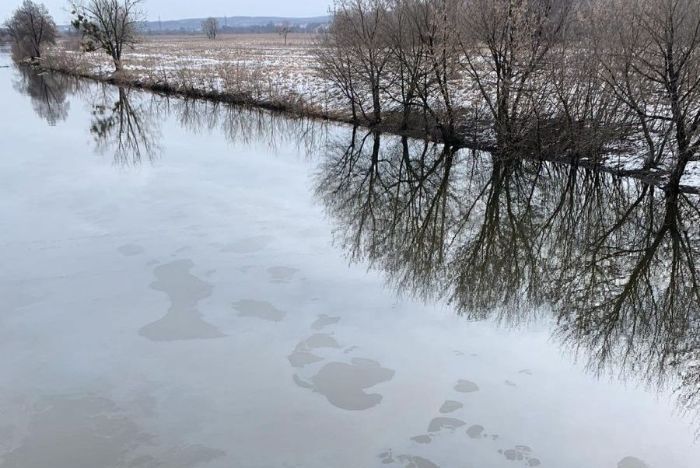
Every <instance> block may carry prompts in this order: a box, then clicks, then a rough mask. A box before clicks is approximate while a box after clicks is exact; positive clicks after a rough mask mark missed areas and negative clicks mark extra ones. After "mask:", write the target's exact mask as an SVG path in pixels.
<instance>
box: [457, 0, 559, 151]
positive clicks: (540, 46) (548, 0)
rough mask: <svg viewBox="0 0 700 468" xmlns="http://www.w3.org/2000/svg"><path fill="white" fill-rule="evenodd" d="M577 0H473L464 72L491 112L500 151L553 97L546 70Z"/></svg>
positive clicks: (466, 12)
mask: <svg viewBox="0 0 700 468" xmlns="http://www.w3.org/2000/svg"><path fill="white" fill-rule="evenodd" d="M572 3H573V0H469V1H466V2H464V4H465V6H466V7H465V8H464V9H463V11H462V13H463V15H462V19H463V20H462V22H461V23H462V24H463V30H462V32H463V34H462V39H461V40H462V46H463V51H464V59H465V61H466V67H465V71H466V74H467V76H468V77H469V78H470V79H471V81H472V82H473V83H474V85H475V87H476V89H477V91H478V93H479V94H480V95H481V98H482V99H483V101H484V102H485V103H486V107H487V109H488V111H489V113H490V114H491V117H492V119H493V121H494V125H495V128H494V130H495V134H496V140H497V143H496V146H497V147H498V148H499V151H503V150H504V149H505V148H510V147H512V146H514V144H515V142H517V141H518V139H519V138H521V137H522V136H523V134H524V133H525V132H526V131H527V130H528V125H531V124H532V122H533V120H535V119H533V117H535V116H536V115H537V114H538V113H539V112H540V111H541V110H542V109H541V105H542V104H543V102H544V101H545V100H546V99H547V97H548V95H549V92H550V91H549V89H548V88H547V87H546V84H547V83H546V79H544V71H545V68H546V64H547V60H548V59H549V56H550V53H551V51H552V49H553V48H554V47H555V46H556V45H557V44H558V42H559V41H560V39H561V34H562V32H563V30H564V26H565V25H566V23H567V21H568V18H569V13H570V12H571V5H572Z"/></svg>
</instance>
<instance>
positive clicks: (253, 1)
mask: <svg viewBox="0 0 700 468" xmlns="http://www.w3.org/2000/svg"><path fill="white" fill-rule="evenodd" d="M34 1H36V2H38V3H42V0H34ZM20 3H22V0H0V22H4V21H5V20H6V19H7V18H8V17H9V16H10V15H11V14H12V12H13V11H14V10H15V8H17V6H18V5H19V4H20ZM43 3H44V5H46V7H47V8H48V9H49V11H50V12H51V14H52V15H53V17H54V19H55V20H56V22H57V23H59V24H64V23H68V21H69V16H70V15H69V11H68V3H69V2H68V0H43ZM331 3H332V0H144V7H145V9H146V12H147V14H148V19H149V20H151V21H156V20H158V17H159V16H160V18H161V19H162V20H170V19H183V18H201V17H203V16H289V17H303V16H321V15H325V14H326V13H327V11H328V6H329V5H330V4H331Z"/></svg>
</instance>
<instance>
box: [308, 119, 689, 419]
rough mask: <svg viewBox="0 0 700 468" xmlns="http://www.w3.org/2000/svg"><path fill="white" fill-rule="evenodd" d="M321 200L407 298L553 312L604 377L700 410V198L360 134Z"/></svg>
mask: <svg viewBox="0 0 700 468" xmlns="http://www.w3.org/2000/svg"><path fill="white" fill-rule="evenodd" d="M316 192H317V195H318V196H319V198H320V199H321V200H322V201H323V203H324V205H325V206H326V208H327V210H328V212H329V213H330V214H331V216H332V218H333V219H334V221H335V225H336V228H337V230H336V236H337V240H338V242H339V243H341V244H342V245H343V246H344V247H345V249H346V250H347V252H348V254H349V255H350V257H351V258H352V259H353V260H356V261H366V262H369V264H370V265H372V266H373V267H374V268H377V269H380V270H382V271H384V272H385V273H386V275H387V278H388V280H389V282H390V283H391V284H393V285H394V286H395V287H397V288H399V289H400V290H401V291H403V292H408V293H411V294H415V295H417V296H419V297H421V298H424V299H447V300H449V301H450V302H451V303H452V304H453V305H454V306H455V307H456V309H457V310H458V311H459V312H460V313H462V314H464V315H466V316H468V317H470V318H474V319H485V318H495V319H498V320H501V321H504V322H506V323H508V324H518V323H521V322H523V321H526V320H532V319H533V318H535V317H536V316H537V315H538V314H539V315H543V316H545V317H548V316H550V315H551V319H552V320H553V321H554V323H555V336H556V337H557V338H558V339H559V340H560V341H561V343H562V344H563V345H564V346H566V347H570V348H572V349H574V350H576V351H577V355H578V356H580V357H582V358H584V359H586V362H587V363H588V365H589V367H590V368H591V369H592V370H594V371H595V372H598V373H600V372H606V371H610V372H615V373H619V374H620V375H621V376H625V377H627V376H629V377H635V378H642V379H643V380H644V381H646V382H647V383H650V384H655V385H665V384H668V385H671V386H675V388H676V390H677V395H678V397H679V400H680V402H681V404H682V406H683V407H684V408H685V409H687V410H691V411H693V412H697V409H698V408H700V333H699V332H700V308H699V305H700V285H699V284H698V274H699V273H700V270H699V269H698V266H697V265H696V262H697V261H698V259H700V232H699V226H700V222H699V221H700V210H699V206H700V203H699V199H698V196H696V195H692V194H686V193H683V192H681V191H680V190H679V187H678V186H676V187H666V188H665V189H664V190H662V189H660V188H658V187H653V186H649V185H646V184H644V183H642V182H640V181H636V180H633V179H619V178H615V177H613V176H610V175H608V174H602V173H599V172H598V173H597V172H594V171H591V170H587V169H586V170H584V169H581V168H578V167H576V166H565V165H553V164H549V163H541V162H538V161H532V160H524V159H520V158H516V159H499V158H496V157H493V156H491V155H488V154H483V153H467V152H466V151H455V150H454V149H451V148H445V147H442V146H439V145H433V144H429V143H425V142H418V141H413V140H408V139H406V138H398V137H389V138H386V137H382V136H380V135H378V134H374V133H371V132H362V131H360V130H358V129H355V130H353V131H352V133H351V135H350V136H349V138H348V140H346V141H343V140H342V139H339V140H336V141H334V142H331V143H330V144H329V145H328V148H327V151H326V155H325V158H324V160H323V161H322V163H321V165H320V168H319V173H318V174H317V178H316Z"/></svg>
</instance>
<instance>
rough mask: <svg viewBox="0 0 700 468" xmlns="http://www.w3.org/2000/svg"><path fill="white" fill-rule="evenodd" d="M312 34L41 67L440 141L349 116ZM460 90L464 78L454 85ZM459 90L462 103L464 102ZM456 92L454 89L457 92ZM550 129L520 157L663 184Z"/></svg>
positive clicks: (698, 171)
mask: <svg viewBox="0 0 700 468" xmlns="http://www.w3.org/2000/svg"><path fill="white" fill-rule="evenodd" d="M315 45H316V38H315V36H313V35H309V34H295V35H290V36H289V38H288V40H287V43H286V44H285V43H284V39H283V38H282V37H279V36H277V35H269V34H251V35H224V36H220V37H219V38H217V39H216V40H214V41H211V40H208V39H206V38H204V37H197V36H162V37H157V36H156V37H148V38H145V39H144V41H143V42H141V43H139V44H137V45H136V46H135V48H134V50H130V51H128V52H127V53H126V54H125V57H124V60H123V63H124V71H123V72H122V73H121V74H120V75H118V76H115V74H114V73H113V65H112V64H111V62H110V60H109V58H108V57H107V55H106V54H103V53H99V52H93V53H84V52H81V51H79V48H78V47H77V44H75V43H74V42H72V41H71V40H64V41H62V42H60V43H59V44H58V46H57V47H54V48H52V49H50V50H49V51H47V53H46V54H45V57H44V58H43V59H42V63H41V68H42V69H44V70H50V71H57V72H61V73H68V74H70V75H73V76H77V77H80V78H87V79H92V80H97V81H100V82H106V83H111V84H115V85H118V86H125V87H131V88H138V89H144V90H150V91H153V92H158V93H163V94H167V95H175V96H182V97H185V98H195V99H206V100H211V101H216V102H224V103H229V104H234V105H239V106H248V107H258V108H263V109H267V110H270V111H273V112H281V113H284V114H286V115H290V116H293V117H304V118H313V119H322V120H327V121H333V122H339V123H346V124H351V125H361V126H365V127H369V128H372V129H373V130H376V131H381V132H386V133H392V134H396V135H403V136H409V137H413V138H420V139H426V140H429V141H434V142H443V140H442V137H441V133H440V132H439V131H438V129H437V128H427V127H426V124H425V122H424V121H423V120H422V119H420V118H418V116H416V117H417V118H416V121H415V122H410V123H409V125H408V126H405V125H403V122H402V119H401V116H400V115H398V113H396V114H392V113H391V112H389V111H385V113H384V117H383V121H382V123H381V124H378V125H377V124H374V125H373V124H371V122H369V121H368V120H362V119H360V120H358V119H353V118H352V115H351V113H350V112H349V110H348V109H347V106H346V103H345V101H344V98H343V97H342V96H339V95H338V93H337V92H334V91H333V88H332V86H331V84H330V83H329V82H327V81H325V80H324V79H323V78H321V77H320V75H319V73H317V68H318V65H317V63H316V61H315V56H314V53H313V49H314V47H315ZM455 86H457V87H460V86H462V87H465V84H464V83H455ZM467 94H468V93H467V92H466V91H465V93H464V96H461V99H464V101H463V102H469V101H468V96H467ZM457 95H459V94H457ZM464 112H465V118H464V119H462V120H463V123H462V124H461V126H460V129H459V130H458V131H457V133H458V136H457V137H455V138H454V139H453V140H452V141H450V142H449V143H450V144H452V145H455V146H458V147H463V148H467V149H471V150H483V151H490V152H493V151H494V143H493V132H492V131H491V126H490V125H488V123H484V122H479V121H474V122H472V121H470V120H469V118H468V117H467V116H466V113H467V112H468V111H467V110H464ZM558 135H559V132H558V131H557V129H556V126H555V125H553V126H552V129H550V130H549V131H548V134H547V135H545V137H546V138H550V139H551V141H550V142H545V147H546V150H543V149H542V146H541V143H542V141H541V140H540V138H541V137H542V135H536V138H533V141H532V149H528V148H525V149H523V150H519V152H518V157H533V158H538V159H543V160H547V161H555V162H563V163H569V164H577V165H580V166H583V167H586V168H594V169H596V170H603V171H605V172H610V173H613V174H617V175H621V176H628V177H635V178H638V179H642V180H645V181H647V182H649V183H652V184H655V185H660V186H663V184H664V179H665V177H666V176H667V174H668V171H667V170H666V169H664V168H656V169H652V170H648V169H644V168H643V167H642V164H641V162H642V160H643V158H641V157H640V156H639V155H640V154H641V153H642V151H643V150H642V149H641V148H640V147H639V145H638V144H636V143H635V142H634V141H622V140H620V141H616V142H614V143H613V144H611V145H609V146H607V147H606V148H605V149H604V151H603V152H602V153H601V152H599V151H598V152H596V153H595V154H583V153H581V152H577V151H576V150H571V149H570V148H568V147H567V146H566V145H561V144H559V143H560V142H558V141H557V138H558ZM683 185H684V189H686V190H689V191H700V189H699V188H698V187H700V166H698V165H697V164H696V163H693V164H691V166H690V167H689V168H688V171H687V175H686V177H684V179H683Z"/></svg>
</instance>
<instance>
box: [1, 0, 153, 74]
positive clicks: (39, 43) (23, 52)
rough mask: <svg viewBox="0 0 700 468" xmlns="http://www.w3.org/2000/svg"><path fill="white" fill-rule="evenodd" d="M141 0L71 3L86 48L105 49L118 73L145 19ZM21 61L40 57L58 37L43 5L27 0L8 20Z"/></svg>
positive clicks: (7, 27) (10, 33)
mask: <svg viewBox="0 0 700 468" xmlns="http://www.w3.org/2000/svg"><path fill="white" fill-rule="evenodd" d="M141 4H142V0H82V1H81V0H77V1H74V2H72V3H71V8H72V10H71V14H72V15H73V20H72V21H71V24H72V26H73V27H74V28H75V30H76V31H78V32H79V33H80V35H81V36H82V48H83V49H84V50H86V51H93V50H103V51H105V52H106V53H107V54H109V56H110V57H111V58H112V61H113V62H114V68H115V71H116V72H120V71H121V70H122V56H123V53H124V50H125V49H126V48H128V47H131V46H133V45H134V44H135V43H136V41H137V38H138V36H137V34H138V25H139V24H140V23H141V22H142V21H143V18H144V15H143V12H142V10H141V8H140V7H141ZM5 27H6V29H7V31H8V33H9V35H10V37H11V38H12V39H13V52H14V56H15V58H16V59H18V60H23V59H37V58H40V57H41V52H42V49H43V48H44V47H45V46H46V45H50V44H54V43H55V42H56V38H57V36H58V31H57V28H56V23H55V22H54V20H53V18H52V17H51V15H50V14H49V12H48V10H47V8H46V7H45V6H44V5H43V4H39V3H35V2H33V1H32V0H24V2H23V3H22V5H21V6H20V7H19V8H18V9H17V10H16V11H15V12H14V14H13V15H12V17H11V18H10V19H9V20H8V21H7V22H6V23H5Z"/></svg>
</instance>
